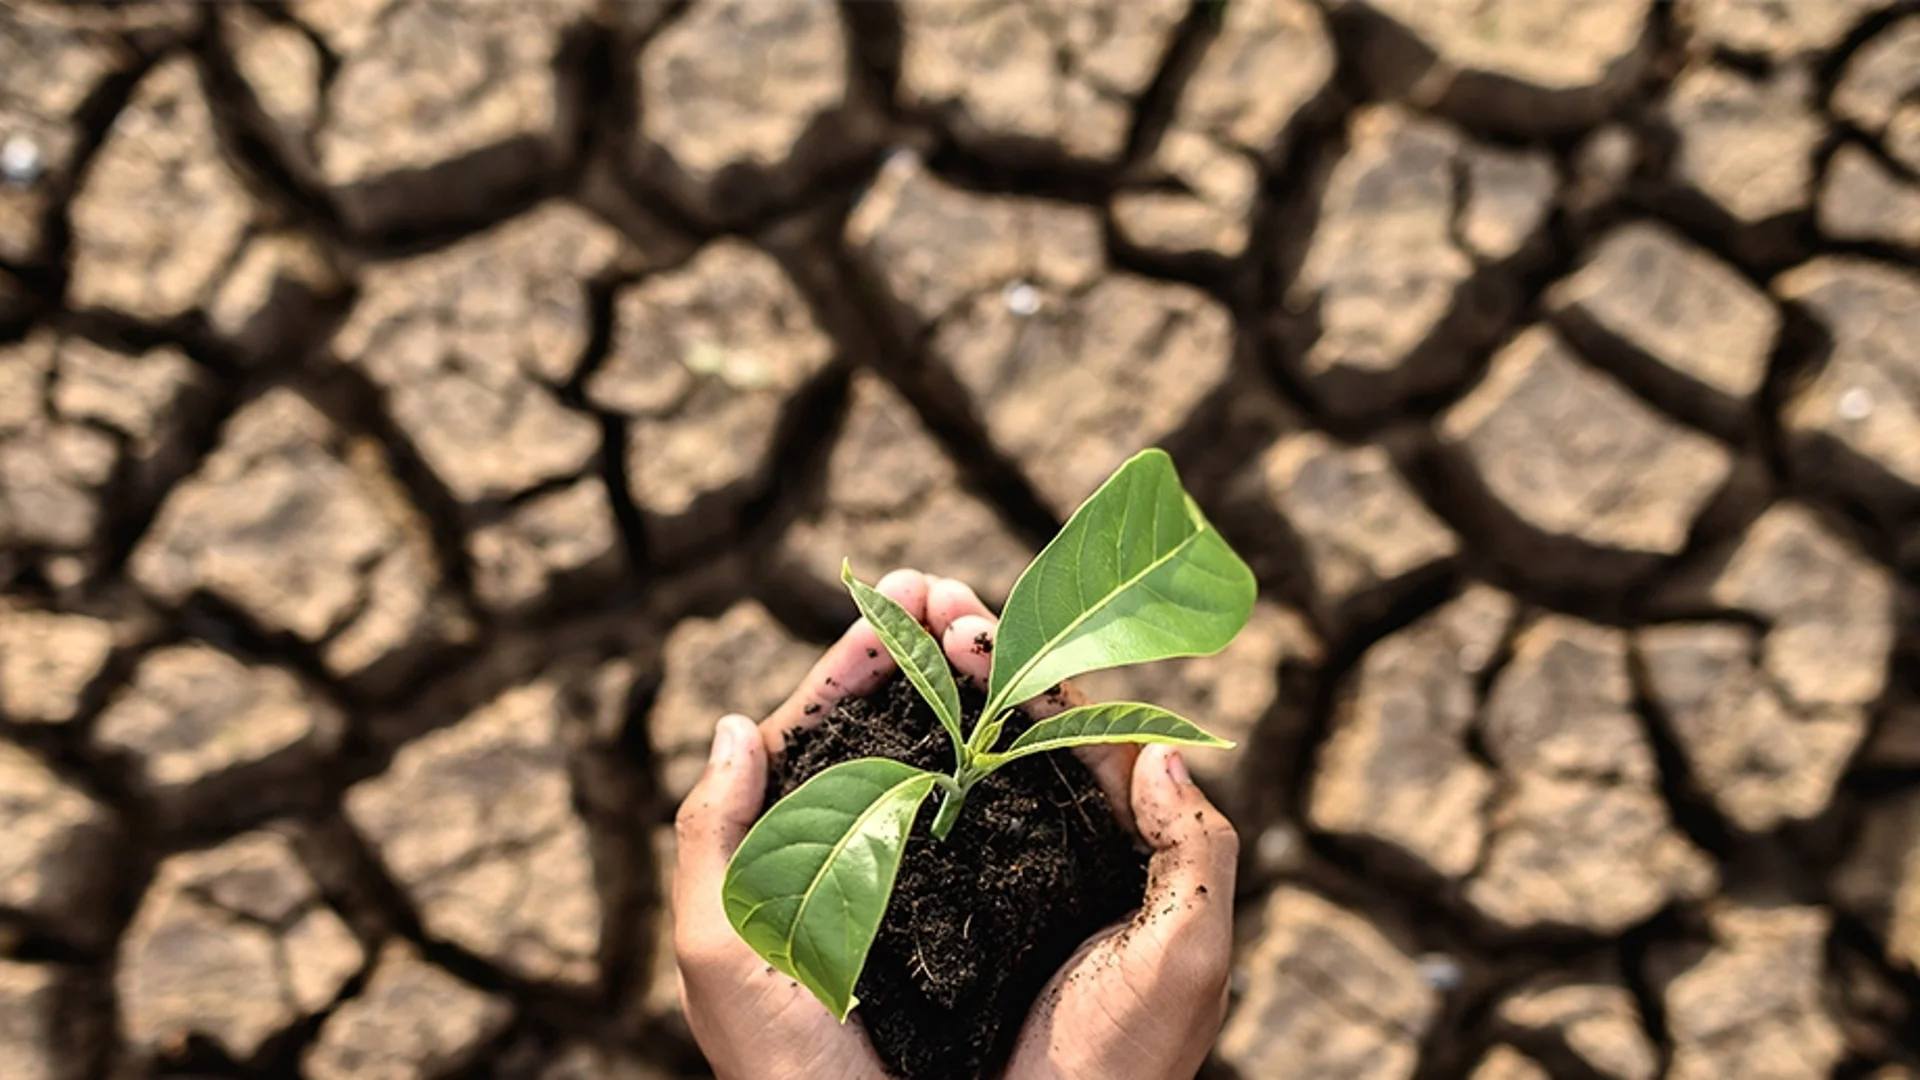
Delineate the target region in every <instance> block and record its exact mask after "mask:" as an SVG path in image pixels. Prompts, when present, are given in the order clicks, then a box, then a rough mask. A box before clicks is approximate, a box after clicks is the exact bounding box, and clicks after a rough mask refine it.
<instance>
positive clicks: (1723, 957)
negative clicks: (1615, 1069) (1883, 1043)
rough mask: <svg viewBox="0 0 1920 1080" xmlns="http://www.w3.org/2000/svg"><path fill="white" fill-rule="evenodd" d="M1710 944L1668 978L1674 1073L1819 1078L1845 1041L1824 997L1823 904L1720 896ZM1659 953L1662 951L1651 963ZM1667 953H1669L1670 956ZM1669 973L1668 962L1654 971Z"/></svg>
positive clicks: (1759, 1079) (1686, 1077)
mask: <svg viewBox="0 0 1920 1080" xmlns="http://www.w3.org/2000/svg"><path fill="white" fill-rule="evenodd" d="M1708 921H1709V925H1710V927H1711V929H1712V933H1713V939H1714V944H1713V947H1712V949H1711V950H1710V951H1709V952H1707V954H1706V955H1705V956H1704V957H1702V958H1700V959H1699V960H1698V961H1697V962H1695V963H1693V964H1691V965H1690V966H1688V967H1687V968H1686V969H1685V970H1683V971H1680V972H1678V973H1677V974H1672V975H1671V976H1669V977H1664V978H1658V979H1656V982H1658V983H1662V984H1664V985H1663V986H1662V987H1661V989H1660V993H1661V999H1662V1001H1663V1003H1664V1004H1665V1006H1666V1021H1667V1032H1668V1034H1669V1036H1670V1037H1671V1038H1672V1040H1673V1058H1672V1061H1671V1063H1670V1064H1669V1065H1668V1068H1667V1076H1668V1077H1669V1078H1670V1080H1734V1078H1736V1077H1738V1078H1740V1080H1815V1078H1819V1077H1826V1076H1828V1075H1830V1074H1831V1071H1832V1069H1833V1066H1834V1065H1835V1064H1836V1063H1837V1062H1838V1061H1839V1060H1840V1058H1841V1056H1842V1054H1843V1051H1844V1046H1843V1044H1842V1042H1841V1038H1840V1031H1839V1029H1838V1028H1837V1027H1835V1026H1834V1022H1833V1020H1832V1018H1831V1017H1829V1015H1828V1013H1827V1009H1826V1006H1825V1004H1824V1003H1823V1000H1822V997H1823V994H1822V974H1823V972H1822V969H1823V967H1824V966H1825V963H1824V954H1825V946H1826V938H1827V929H1828V927H1829V925H1830V924H1831V923H1832V921H1833V920H1832V916H1831V915H1830V914H1829V913H1828V912H1827V911H1826V910H1825V909H1823V908H1808V907H1777V908H1764V907H1746V906H1739V905H1734V904H1724V903H1723V904H1720V905H1716V906H1715V907H1714V908H1713V909H1712V910H1710V911H1709V913H1708ZM1661 959H1662V958H1660V957H1658V956H1656V958H1655V966H1656V967H1660V966H1664V965H1661V964H1659V961H1660V960H1661ZM1669 962H1670V963H1671V962H1672V961H1669ZM1656 974H1657V975H1665V974H1666V973H1665V972H1658V971H1657V972H1656Z"/></svg>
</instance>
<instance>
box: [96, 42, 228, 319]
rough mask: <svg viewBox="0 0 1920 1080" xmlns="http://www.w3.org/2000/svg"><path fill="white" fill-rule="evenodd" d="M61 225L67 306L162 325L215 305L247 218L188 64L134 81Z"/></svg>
mask: <svg viewBox="0 0 1920 1080" xmlns="http://www.w3.org/2000/svg"><path fill="white" fill-rule="evenodd" d="M69 217H70V219H71V221H72V230H73V236H72V246H73V251H72V263H73V265H72V275H71V277H70V279H69V281H68V283H67V300H68V302H69V303H70V304H72V305H73V306H75V307H79V308H100V309H107V310H111V311H114V312H117V313H119V314H123V315H127V316H130V317H131V318H134V319H136V320H139V321H141V322H148V323H167V322H171V321H173V320H175V319H179V318H182V317H183V316H186V315H188V314H191V313H193V312H195V311H197V310H199V309H200V308H202V307H203V306H205V305H206V304H207V303H208V302H209V301H210V300H211V299H212V297H213V293H214V290H215V288H216V287H217V286H218V285H219V283H220V279H221V276H222V275H223V273H224V272H225V271H226V269H227V267H228V266H229V265H231V264H232V262H233V259H234V257H235V256H236V255H237V254H238V253H239V251H240V247H241V245H242V244H243V243H244V242H245V241H246V238H247V234H248V232H249V230H250V229H251V228H252V225H253V222H254V219H255V217H256V207H255V205H254V201H253V197H252V196H251V195H249V194H248V192H247V189H246V187H245V186H244V185H243V184H242V182H241V179H240V177H239V175H238V174H236V173H235V172H234V170H233V168H232V166H230V165H228V164H227V161H226V159H225V157H224V156H223V154H222V150H221V147H220V140H219V136H218V134H217V132H216V131H215V129H214V123H213V110H212V107H211V105H210V104H209V102H208V98H207V92H206V89H205V87H204V85H203V84H202V81H201V76H200V74H199V72H198V71H197V70H196V69H195V67H194V62H193V60H191V59H190V58H188V57H185V56H177V57H174V58H172V59H170V60H166V61H163V62H162V63H161V64H159V66H157V67H155V68H154V69H153V70H151V71H149V72H148V73H147V74H146V76H145V77H143V78H142V79H141V80H140V83H139V85H138V86H136V87H135V88H134V91H133V97H132V99H131V100H130V101H128V102H127V106H126V108H124V109H122V110H121V112H120V114H119V116H117V117H115V118H114V121H113V127H112V128H111V129H110V130H109V131H108V132H107V136H106V140H105V141H104V142H103V143H102V144H101V146H100V149H99V150H98V151H97V152H96V153H95V154H94V157H93V160H92V162H91V163H90V164H89V165H88V167H87V173H86V177H85V178H84V179H83V180H82V182H81V184H80V189H79V191H78V193H76V194H75V195H74V199H73V205H72V207H71V208H70V209H69Z"/></svg>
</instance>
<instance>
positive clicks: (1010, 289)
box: [1002, 281, 1040, 317]
mask: <svg viewBox="0 0 1920 1080" xmlns="http://www.w3.org/2000/svg"><path fill="white" fill-rule="evenodd" d="M1002 298H1003V299H1004V300H1005V301H1006V304H1007V310H1008V311H1011V312H1013V313H1014V314H1015V315H1020V316H1023V317H1024V316H1027V315H1032V314H1035V313H1037V312H1038V311H1039V310H1040V290H1038V289H1036V288H1034V287H1033V286H1031V285H1029V284H1027V283H1026V282H1024V281H1016V282H1014V283H1013V284H1011V285H1008V286H1007V290H1006V292H1005V293H1004V294H1003V295H1002Z"/></svg>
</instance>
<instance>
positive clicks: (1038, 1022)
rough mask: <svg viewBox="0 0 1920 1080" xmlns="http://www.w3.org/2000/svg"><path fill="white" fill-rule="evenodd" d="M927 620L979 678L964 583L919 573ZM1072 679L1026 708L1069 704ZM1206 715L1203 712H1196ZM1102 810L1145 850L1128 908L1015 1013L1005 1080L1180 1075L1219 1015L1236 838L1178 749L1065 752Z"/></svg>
mask: <svg viewBox="0 0 1920 1080" xmlns="http://www.w3.org/2000/svg"><path fill="white" fill-rule="evenodd" d="M929 581H930V583H931V584H930V589H929V593H928V597H927V621H928V623H929V625H930V626H931V627H932V628H933V631H934V633H935V634H938V635H939V636H940V638H941V643H942V645H943V646H944V647H945V648H946V652H947V658H948V660H949V661H951V662H952V664H953V666H954V668H955V669H956V670H958V671H961V672H964V673H966V674H968V675H972V676H973V677H974V678H976V679H979V680H981V681H983V682H984V681H985V680H986V678H987V675H988V669H989V667H990V666H991V662H992V661H991V659H990V657H989V656H988V655H987V651H986V650H982V649H980V648H978V647H977V643H978V642H979V641H980V640H981V638H982V637H983V636H984V637H986V638H987V639H989V640H990V639H991V638H992V635H993V631H994V618H993V615H992V614H991V613H990V612H989V611H988V610H987V607H986V605H985V604H983V603H981V602H980V599H979V598H978V597H977V596H975V595H974V593H973V590H971V589H969V588H967V587H966V586H965V585H962V584H961V583H959V582H957V581H950V580H947V579H944V578H930V579H929ZM1080 703H1081V702H1080V699H1079V696H1078V695H1077V694H1075V693H1074V692H1073V689H1072V688H1071V687H1063V688H1062V693H1061V694H1060V695H1059V696H1058V697H1057V698H1054V699H1052V700H1049V701H1042V702H1034V703H1032V704H1031V705H1029V706H1028V709H1029V711H1030V712H1033V713H1035V714H1037V715H1041V716H1044V715H1048V714H1050V713H1051V712H1054V711H1058V710H1059V709H1062V708H1066V707H1068V706H1071V705H1077V704H1080ZM1202 719H1204V718H1202ZM1074 753H1075V754H1077V755H1078V756H1079V757H1080V760H1081V761H1082V762H1084V763H1085V764H1086V766H1087V768H1088V769H1089V770H1091V771H1092V773H1093V775H1094V777H1095V778H1096V779H1097V780H1098V781H1099V782H1100V786H1101V788H1102V789H1103V790H1104V791H1105V792H1106V794H1107V799H1108V801H1109V802H1110V803H1111V804H1112V806H1113V809H1114V814H1115V816H1116V817H1118V818H1119V819H1120V821H1121V823H1122V824H1123V825H1124V826H1126V827H1127V828H1129V829H1132V830H1134V831H1136V832H1137V833H1138V834H1139V835H1140V836H1141V837H1142V838H1143V839H1144V840H1145V841H1146V842H1147V844H1148V846H1149V847H1151V848H1152V849H1153V855H1152V858H1151V861H1150V862H1149V863H1148V867H1147V894H1146V899H1145V902H1144V904H1143V905H1142V907H1141V910H1140V912H1139V913H1138V914H1137V915H1136V916H1135V917H1134V918H1133V919H1132V920H1131V921H1130V922H1128V923H1126V924H1124V925H1122V926H1118V927H1114V928H1112V929H1110V930H1108V931H1107V932H1105V933H1103V934H1101V935H1099V936H1097V937H1095V938H1094V939H1093V940H1091V941H1089V942H1087V943H1086V944H1085V945H1083V946H1081V948H1080V950H1079V951H1078V952H1076V953H1075V954H1074V955H1073V957H1072V958H1070V959H1069V960H1068V961H1067V963H1066V964H1065V965H1064V966H1062V968H1061V969H1060V971H1059V972H1058V973H1057V974H1056V975H1055V976H1054V977H1053V980H1052V981H1051V982H1049V983H1048V984H1047V986H1046V988H1045V989H1044V990H1042V991H1041V994H1040V999H1039V1001H1038V1003H1037V1004H1035V1006H1034V1008H1033V1011H1032V1013H1030V1014H1029V1015H1028V1017H1027V1020H1026V1024H1025V1026H1024V1027H1023V1028H1022V1029H1021V1032H1020V1037H1019V1041H1018V1042H1017V1043H1016V1044H1015V1046H1014V1051H1013V1058H1012V1060H1011V1062H1010V1063H1009V1064H1008V1065H1007V1070H1006V1073H1005V1076H1006V1078H1007V1080H1081V1078H1084V1077H1119V1076H1124V1077H1128V1078H1130V1080H1176V1078H1177V1080H1190V1078H1191V1077H1192V1076H1193V1075H1194V1073H1195V1072H1197V1071H1198V1070H1199V1068H1200V1065H1201V1063H1202V1062H1204V1061H1205V1060H1206V1057H1207V1051H1208V1048H1209V1047H1211V1046H1212V1045H1213V1040H1214V1036H1216V1035H1217V1034H1218V1033H1219V1031H1220V1024H1221V1022H1222V1021H1223V1020H1224V1019H1225V1017H1226V1010H1227V977H1228V973H1229V969H1230V965H1231V962H1232V953H1233V890H1234V876H1235V871H1236V866H1237V863H1238V859H1239V853H1240V840H1239V836H1238V835H1237V834H1236V833H1235V832H1234V830H1233V826H1232V825H1231V824H1229V823H1228V821H1227V819H1226V817H1225V816H1224V815H1223V814H1221V813H1220V811H1219V810H1217V809H1215V808H1214V806H1213V804H1212V803H1211V802H1209V801H1208V800H1207V797H1206V796H1205V795H1203V794H1201V792H1200V789H1199V788H1198V787H1196V786H1195V785H1194V783H1193V780H1192V778H1191V777H1190V776H1189V775H1188V774H1187V768H1186V763H1185V762H1184V761H1183V760H1182V759H1181V757H1180V753H1179V751H1177V750H1174V749H1172V748H1171V747H1167V746H1148V747H1147V748H1146V749H1144V750H1141V749H1138V748H1136V747H1133V746H1128V745H1124V744H1116V745H1106V746H1086V747H1076V748H1075V749H1074Z"/></svg>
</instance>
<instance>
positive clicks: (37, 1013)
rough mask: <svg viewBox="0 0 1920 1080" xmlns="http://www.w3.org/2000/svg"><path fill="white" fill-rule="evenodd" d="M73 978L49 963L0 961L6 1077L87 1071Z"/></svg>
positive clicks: (62, 1077)
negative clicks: (76, 1010) (78, 1022)
mask: <svg viewBox="0 0 1920 1080" xmlns="http://www.w3.org/2000/svg"><path fill="white" fill-rule="evenodd" d="M73 982H74V979H73V977H72V974H71V973H70V972H69V971H68V970H67V969H65V968H62V967H59V966H56V965H53V964H27V963H15V962H13V961H11V960H0V1061H5V1062H6V1063H7V1078H8V1080H79V1078H80V1077H81V1076H84V1075H86V1073H87V1072H88V1071H89V1070H88V1063H87V1060H86V1054H87V1052H88V1051H87V1050H86V1049H85V1047H84V1045H83V1044H82V1042H81V1040H80V1038H79V1036H80V1035H81V1034H82V1032H81V1031H80V1030H79V1029H78V1026H77V1025H76V1023H75V1018H74V1016H73V1007H72V998H73V996H74V995H73V991H72V989H71V986H72V984H73Z"/></svg>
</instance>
